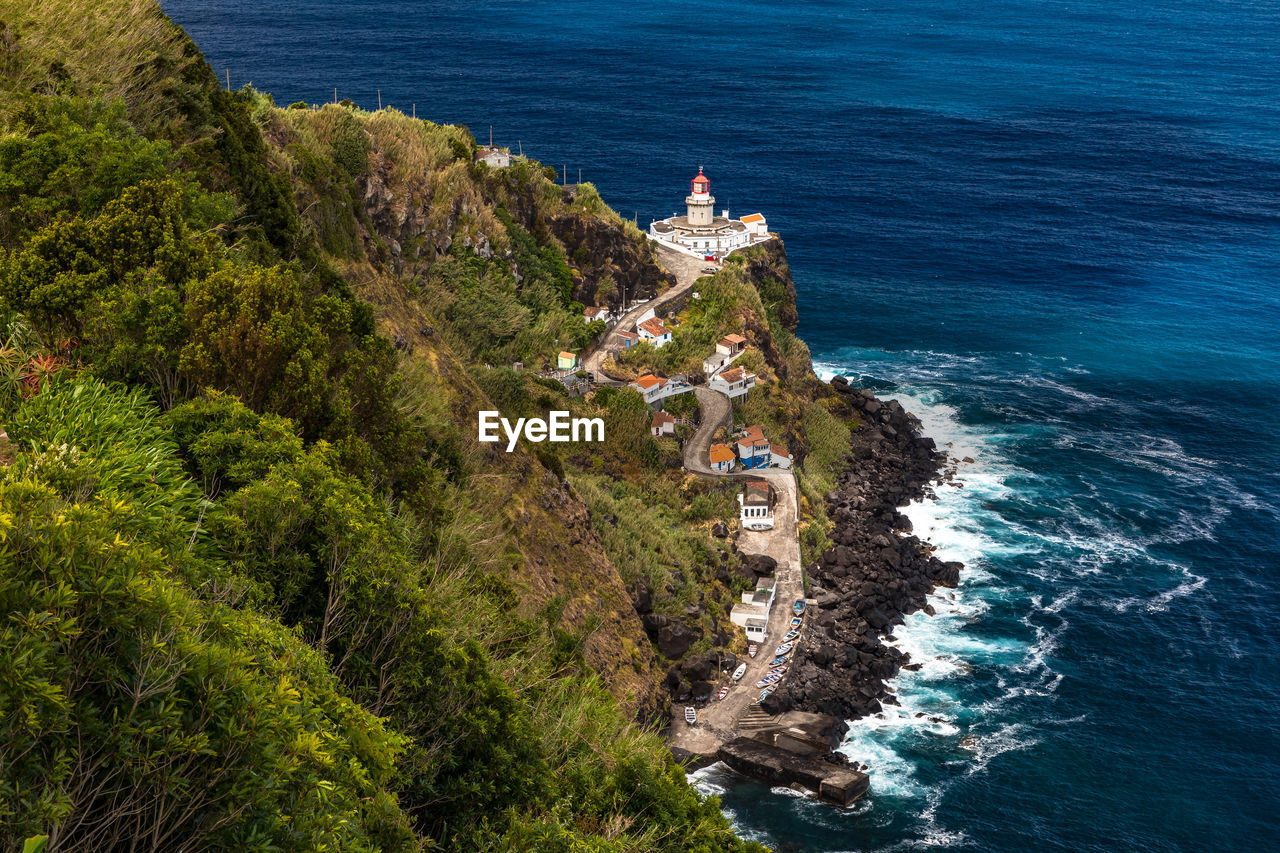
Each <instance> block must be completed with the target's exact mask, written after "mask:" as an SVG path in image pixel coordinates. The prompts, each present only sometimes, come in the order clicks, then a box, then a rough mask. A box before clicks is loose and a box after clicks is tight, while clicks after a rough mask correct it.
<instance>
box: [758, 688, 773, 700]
mask: <svg viewBox="0 0 1280 853" xmlns="http://www.w3.org/2000/svg"><path fill="white" fill-rule="evenodd" d="M772 692H773V688H772V687H769V688H767V689H765V690H762V691H760V699H759V701H761V702H763V701H764V700H765V699H768V698H769V694H770V693H772Z"/></svg>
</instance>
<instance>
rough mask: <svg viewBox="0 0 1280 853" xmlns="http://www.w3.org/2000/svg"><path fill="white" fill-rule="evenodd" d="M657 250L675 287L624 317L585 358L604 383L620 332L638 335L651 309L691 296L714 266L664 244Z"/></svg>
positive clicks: (587, 367)
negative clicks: (639, 324)
mask: <svg viewBox="0 0 1280 853" xmlns="http://www.w3.org/2000/svg"><path fill="white" fill-rule="evenodd" d="M657 249H658V260H659V261H660V262H661V263H662V265H663V266H664V267H666V268H667V271H668V272H671V273H673V274H674V275H675V277H676V283H675V286H673V287H671V288H668V289H667V290H665V291H663V292H662V293H660V294H658V295H657V296H655V297H654V298H653V299H650V300H649V301H648V302H645V303H642V304H640V305H637V306H636V307H635V308H632V309H631V310H630V311H628V312H627V313H625V314H623V315H622V317H621V319H619V320H618V322H617V323H615V324H614V326H613V328H611V329H610V330H609V331H608V332H607V333H605V336H604V337H603V338H602V339H601V340H600V341H598V342H597V343H596V345H595V346H594V347H593V348H592V349H591V350H590V351H588V352H587V354H586V355H584V356H583V357H582V369H583V370H586V371H589V372H590V373H593V374H595V375H596V377H597V378H598V379H601V380H603V378H604V377H603V376H601V373H600V368H601V366H602V365H603V364H604V362H605V359H606V358H608V356H609V353H611V352H613V351H614V350H615V349H617V348H618V347H620V346H622V338H620V337H619V336H618V332H619V330H623V331H628V332H633V331H635V326H636V318H637V317H639V316H640V315H641V314H643V313H644V312H645V311H646V310H648V309H650V308H652V309H654V310H655V311H656V310H658V309H659V308H661V307H662V306H663V305H666V304H667V303H668V302H670V301H671V300H673V299H678V298H679V297H681V296H683V295H684V294H686V293H688V292H689V290H691V289H692V288H693V283H694V282H695V281H697V280H698V279H700V278H702V276H703V275H704V274H705V273H703V272H702V270H703V268H704V267H709V266H714V264H712V263H711V262H709V261H700V260H698V259H697V258H695V257H692V256H691V255H686V254H684V253H682V252H677V251H676V250H674V249H671V248H668V247H666V246H663V245H662V244H661V243H659V244H657Z"/></svg>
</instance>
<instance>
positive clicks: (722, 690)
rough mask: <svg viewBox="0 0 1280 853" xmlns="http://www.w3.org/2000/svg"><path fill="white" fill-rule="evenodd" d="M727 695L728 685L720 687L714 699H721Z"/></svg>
mask: <svg viewBox="0 0 1280 853" xmlns="http://www.w3.org/2000/svg"><path fill="white" fill-rule="evenodd" d="M728 695H729V685H727V684H726V685H725V686H724V687H721V688H720V692H719V693H717V694H716V701H723V700H724V697H726V696H728Z"/></svg>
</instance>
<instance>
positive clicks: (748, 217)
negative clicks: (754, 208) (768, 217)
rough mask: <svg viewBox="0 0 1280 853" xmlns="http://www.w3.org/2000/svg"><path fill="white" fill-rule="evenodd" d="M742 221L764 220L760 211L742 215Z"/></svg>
mask: <svg viewBox="0 0 1280 853" xmlns="http://www.w3.org/2000/svg"><path fill="white" fill-rule="evenodd" d="M742 221H743V222H764V214H761V213H750V214H748V215H746V216H744V217H742Z"/></svg>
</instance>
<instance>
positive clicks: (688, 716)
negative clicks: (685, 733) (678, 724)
mask: <svg viewBox="0 0 1280 853" xmlns="http://www.w3.org/2000/svg"><path fill="white" fill-rule="evenodd" d="M684 721H685V722H686V723H688V724H689V725H693V724H694V723H696V722H698V712H697V711H695V710H693V706H692V705H685V706H684Z"/></svg>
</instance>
